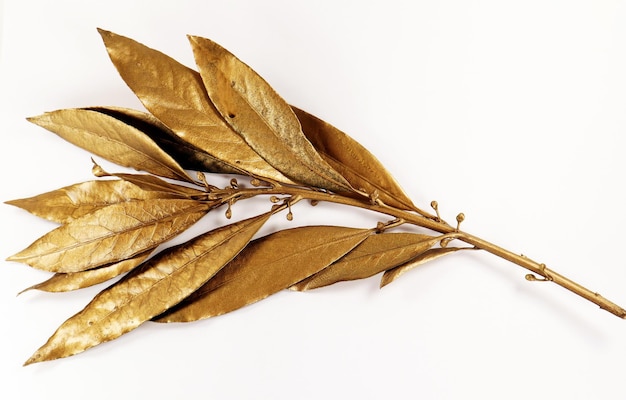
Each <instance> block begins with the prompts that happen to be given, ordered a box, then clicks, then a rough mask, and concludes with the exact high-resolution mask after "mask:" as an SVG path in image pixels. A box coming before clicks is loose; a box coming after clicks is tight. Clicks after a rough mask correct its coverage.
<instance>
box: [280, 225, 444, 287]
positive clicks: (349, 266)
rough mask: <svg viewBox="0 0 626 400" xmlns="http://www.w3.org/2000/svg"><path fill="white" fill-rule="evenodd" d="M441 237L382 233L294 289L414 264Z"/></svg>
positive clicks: (329, 283) (326, 284)
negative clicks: (416, 258)
mask: <svg viewBox="0 0 626 400" xmlns="http://www.w3.org/2000/svg"><path fill="white" fill-rule="evenodd" d="M440 240H441V236H439V237H436V236H430V235H421V234H417V233H381V234H378V235H372V236H370V237H368V238H367V239H365V241H364V242H363V243H361V244H360V245H359V246H357V247H356V248H355V249H354V250H352V251H351V252H350V253H348V254H346V255H345V256H344V257H343V258H341V259H340V260H339V261H337V262H335V263H334V264H332V265H330V266H329V267H328V268H326V269H323V270H321V271H320V272H318V273H317V274H315V275H312V276H311V277H309V278H307V279H304V280H303V281H301V282H298V283H297V284H295V285H293V286H292V287H291V289H293V290H299V291H304V290H310V289H316V288H319V287H322V286H328V285H332V284H333V283H336V282H340V281H348V280H354V279H363V278H368V277H370V276H372V275H376V274H377V273H379V272H382V271H385V270H388V269H390V268H393V267H395V266H397V265H400V264H402V263H405V262H407V261H408V260H411V259H412V258H414V257H415V256H417V255H418V254H420V253H422V252H424V251H426V250H427V249H429V248H431V247H432V246H433V245H435V244H436V243H437V242H439V241H440Z"/></svg>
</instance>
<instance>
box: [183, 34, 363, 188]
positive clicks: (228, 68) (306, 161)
mask: <svg viewBox="0 0 626 400" xmlns="http://www.w3.org/2000/svg"><path fill="white" fill-rule="evenodd" d="M189 41H190V43H191V46H192V48H193V52H194V56H195V59H196V64H197V65H198V68H199V70H200V75H201V76H202V80H203V81H204V84H205V87H206V89H207V92H208V94H209V97H210V98H211V101H212V102H213V104H214V105H215V108H217V110H218V111H219V113H220V114H221V115H222V117H224V119H225V120H226V121H227V122H228V123H229V124H230V126H231V127H232V128H233V129H234V130H235V131H236V132H237V133H239V134H240V135H241V136H242V137H243V138H244V139H245V141H246V142H247V143H248V144H249V145H250V147H252V148H253V149H254V150H255V151H256V152H257V153H258V154H260V155H261V157H263V158H264V159H265V160H266V161H267V162H268V163H270V164H271V165H272V166H273V167H274V168H276V169H277V170H279V171H280V172H282V173H283V174H285V175H286V176H288V177H289V178H291V179H292V180H294V181H296V182H299V183H302V184H306V185H311V186H315V187H319V188H325V189H328V190H332V191H336V192H348V191H351V190H352V188H351V187H350V184H349V183H348V182H347V181H346V180H345V179H344V178H343V177H342V176H341V175H340V174H339V173H338V172H336V171H335V170H333V168H332V167H331V166H330V165H328V164H327V163H326V162H325V161H324V160H323V159H322V157H321V156H320V155H319V154H318V153H317V151H315V148H313V146H312V145H311V143H310V142H309V141H308V140H307V138H306V137H305V136H304V134H303V133H302V129H301V127H300V123H299V122H298V118H296V116H295V114H294V113H293V111H292V110H291V108H290V107H289V105H288V104H287V103H286V102H285V101H284V100H283V99H282V98H281V97H280V96H279V95H278V94H277V93H276V92H275V91H274V89H272V87H271V86H270V85H269V84H268V83H267V82H266V81H265V80H263V78H261V77H260V76H259V75H257V73H256V72H254V70H252V69H251V68H250V67H248V66H247V65H246V64H244V63H243V62H241V61H240V60H239V59H237V57H235V56H234V55H232V54H231V53H230V52H228V50H226V49H224V48H223V47H221V46H219V45H218V44H217V43H215V42H213V41H211V40H209V39H204V38H201V37H197V36H190V37H189Z"/></svg>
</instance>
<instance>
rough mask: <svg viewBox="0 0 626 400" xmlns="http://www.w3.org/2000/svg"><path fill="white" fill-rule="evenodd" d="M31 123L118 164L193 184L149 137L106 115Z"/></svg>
mask: <svg viewBox="0 0 626 400" xmlns="http://www.w3.org/2000/svg"><path fill="white" fill-rule="evenodd" d="M28 120H29V121H30V122H32V123H34V124H37V125H39V126H41V127H43V128H46V129H48V130H49V131H51V132H54V133H56V134H57V135H59V136H60V137H62V138H63V139H65V140H67V141H68V142H71V143H73V144H75V145H77V146H79V147H81V148H83V149H85V150H87V151H89V152H91V153H93V154H96V155H98V156H100V157H103V158H105V159H107V160H109V161H112V162H114V163H116V164H119V165H122V166H124V167H131V168H134V169H137V170H142V171H146V172H150V173H152V174H155V175H159V176H163V177H166V178H171V179H178V180H183V181H188V182H193V179H191V178H190V177H189V175H187V173H186V172H185V170H184V169H182V167H181V166H180V165H178V163H177V162H176V161H175V160H174V159H173V158H172V157H171V156H169V155H168V154H167V153H166V152H165V151H163V150H161V148H160V147H159V146H157V144H156V143H154V141H153V140H152V139H150V138H149V137H148V136H147V135H146V134H144V133H143V132H141V131H139V130H137V129H136V128H134V127H132V126H130V125H128V124H125V123H124V122H122V121H120V120H118V119H115V118H113V117H111V116H108V115H106V114H103V113H100V112H97V111H91V110H83V109H68V110H58V111H53V112H49V113H45V114H43V115H40V116H38V117H32V118H28Z"/></svg>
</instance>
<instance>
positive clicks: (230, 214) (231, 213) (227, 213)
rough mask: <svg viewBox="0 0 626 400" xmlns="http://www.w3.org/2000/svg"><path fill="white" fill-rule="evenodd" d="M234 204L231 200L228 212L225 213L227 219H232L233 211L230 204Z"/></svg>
mask: <svg viewBox="0 0 626 400" xmlns="http://www.w3.org/2000/svg"><path fill="white" fill-rule="evenodd" d="M231 205H232V204H231V203H230V202H229V203H228V208H227V209H226V212H225V213H224V215H225V216H226V218H227V219H231V217H232V216H233V211H232V210H231V209H230V206H231Z"/></svg>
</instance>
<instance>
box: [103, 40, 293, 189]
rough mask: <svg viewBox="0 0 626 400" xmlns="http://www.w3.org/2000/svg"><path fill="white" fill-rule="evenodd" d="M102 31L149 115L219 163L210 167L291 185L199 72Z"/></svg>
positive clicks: (108, 47)
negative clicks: (234, 123) (228, 116)
mask: <svg viewBox="0 0 626 400" xmlns="http://www.w3.org/2000/svg"><path fill="white" fill-rule="evenodd" d="M99 32H100V35H101V36H102V39H103V40H104V44H105V46H106V49H107V51H108V53H109V56H110V58H111V61H112V62H113V64H114V65H115V67H116V68H117V70H118V72H119V73H120V75H121V77H122V79H124V81H125V82H126V84H127V85H128V86H129V87H130V88H131V90H132V91H133V92H134V93H135V94H136V95H137V97H138V98H139V100H140V101H141V102H142V103H143V105H144V106H145V107H146V108H147V109H148V111H150V112H151V113H152V115H154V116H155V117H156V118H158V119H159V120H160V121H161V122H162V123H163V124H165V125H166V126H168V127H169V128H170V129H171V130H172V131H173V132H174V133H175V134H176V135H178V136H179V137H180V138H181V139H182V140H184V141H185V142H188V143H190V144H191V145H193V146H194V147H196V148H198V149H200V150H202V151H204V152H206V153H208V154H209V155H211V156H212V157H214V158H215V159H217V160H219V162H216V163H215V164H214V165H212V166H210V167H208V168H210V170H211V171H213V172H225V173H231V172H234V171H236V172H238V173H242V172H243V173H249V174H252V175H254V176H259V177H264V178H268V179H271V180H275V181H278V182H284V183H291V180H289V179H288V178H287V177H285V176H284V175H283V174H281V173H280V172H278V171H277V170H276V169H275V168H273V167H272V166H270V165H269V164H268V163H267V162H266V161H265V160H263V159H262V158H261V157H260V156H259V155H258V154H257V153H256V152H255V151H254V150H252V149H251V148H250V146H248V145H247V144H246V142H245V141H244V140H243V139H242V138H241V137H240V136H239V135H237V133H235V132H234V131H233V130H232V129H231V128H230V127H229V126H228V124H226V122H225V121H224V120H223V119H222V117H221V116H220V115H219V114H218V113H217V112H216V111H215V108H214V106H213V104H211V101H210V100H209V97H208V95H207V93H206V90H205V88H204V85H203V83H202V79H201V77H200V74H199V73H198V72H196V71H194V70H192V69H190V68H187V67H185V66H184V65H182V64H180V63H179V62H177V61H175V60H174V59H172V58H170V57H168V56H166V55H165V54H163V53H161V52H158V51H156V50H153V49H151V48H149V47H146V46H144V45H142V44H141V43H138V42H136V41H134V40H132V39H129V38H126V37H124V36H120V35H116V34H115V33H112V32H108V31H105V30H102V29H99ZM224 164H226V165H227V168H225V167H224Z"/></svg>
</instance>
